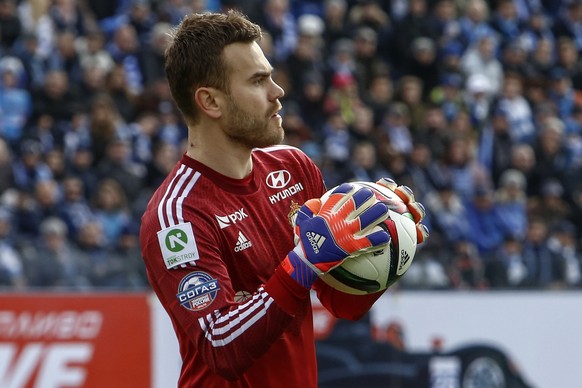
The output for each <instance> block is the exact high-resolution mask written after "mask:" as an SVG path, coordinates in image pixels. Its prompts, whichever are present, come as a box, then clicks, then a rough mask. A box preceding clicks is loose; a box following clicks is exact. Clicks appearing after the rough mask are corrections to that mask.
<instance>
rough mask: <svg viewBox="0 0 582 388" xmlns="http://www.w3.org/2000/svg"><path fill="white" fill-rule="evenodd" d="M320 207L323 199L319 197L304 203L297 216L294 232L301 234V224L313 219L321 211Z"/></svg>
mask: <svg viewBox="0 0 582 388" xmlns="http://www.w3.org/2000/svg"><path fill="white" fill-rule="evenodd" d="M320 208H321V201H320V200H319V199H318V198H313V199H310V200H308V201H307V202H305V203H304V204H303V206H301V207H300V208H299V210H298V211H297V215H296V217H295V227H294V232H295V234H296V235H299V231H300V229H301V224H303V222H305V221H307V220H310V219H312V218H313V216H314V215H315V214H317V213H318V212H319V209H320Z"/></svg>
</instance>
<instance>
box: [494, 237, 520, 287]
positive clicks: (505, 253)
mask: <svg viewBox="0 0 582 388" xmlns="http://www.w3.org/2000/svg"><path fill="white" fill-rule="evenodd" d="M522 241H523V240H522V239H519V238H517V237H515V236H512V235H507V236H506V237H505V239H504V240H503V244H502V245H501V246H500V247H499V249H498V250H497V252H496V253H495V255H494V256H493V257H492V258H491V259H490V261H489V263H488V265H487V266H486V268H485V276H486V278H487V281H488V283H489V286H490V287H491V288H518V287H520V286H522V285H523V282H524V281H525V279H526V277H527V268H526V266H525V264H524V262H525V258H524V252H523V244H522Z"/></svg>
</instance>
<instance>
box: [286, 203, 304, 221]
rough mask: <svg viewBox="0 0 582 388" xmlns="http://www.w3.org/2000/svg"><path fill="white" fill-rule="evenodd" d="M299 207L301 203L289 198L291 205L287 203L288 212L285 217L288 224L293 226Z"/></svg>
mask: <svg viewBox="0 0 582 388" xmlns="http://www.w3.org/2000/svg"><path fill="white" fill-rule="evenodd" d="M299 209H301V205H299V204H298V203H297V202H295V201H293V200H291V205H289V214H287V219H288V220H289V225H291V227H292V228H293V227H295V219H296V218H297V212H298V211H299Z"/></svg>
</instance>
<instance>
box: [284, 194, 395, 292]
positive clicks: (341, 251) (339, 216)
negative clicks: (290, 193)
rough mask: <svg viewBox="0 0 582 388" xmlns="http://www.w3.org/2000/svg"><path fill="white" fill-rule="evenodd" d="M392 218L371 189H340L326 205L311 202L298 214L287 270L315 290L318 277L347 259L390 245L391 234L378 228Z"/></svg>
mask: <svg viewBox="0 0 582 388" xmlns="http://www.w3.org/2000/svg"><path fill="white" fill-rule="evenodd" d="M387 217H388V208H387V206H386V205H385V204H383V203H381V202H378V201H377V200H376V198H375V197H374V194H373V193H372V191H371V190H370V189H368V188H358V189H356V188H355V187H354V186H353V185H351V184H349V183H344V184H342V185H340V186H338V187H337V188H336V189H335V190H334V191H333V192H332V193H331V195H330V196H329V198H328V199H327V200H326V201H325V202H323V203H322V202H321V200H320V199H310V200H309V201H307V202H306V203H305V204H304V205H303V206H302V207H301V208H300V209H299V211H298V213H297V219H296V221H295V235H296V236H298V242H297V245H296V246H295V248H294V249H293V250H292V251H291V252H289V254H288V255H287V257H286V258H285V260H284V262H283V267H284V268H286V270H287V272H288V273H289V274H290V275H291V277H292V278H293V279H295V280H296V281H297V282H298V283H299V284H301V285H302V286H303V287H305V288H311V286H312V285H313V283H314V282H315V280H316V279H317V277H318V276H321V275H323V274H324V273H326V272H328V271H329V270H331V269H333V268H335V267H337V266H338V265H340V264H341V263H342V262H343V261H344V260H345V259H346V258H348V257H350V256H351V255H354V254H356V253H357V254H360V253H363V252H365V251H367V250H373V249H376V248H378V247H380V246H383V245H386V244H388V242H389V241H390V236H389V234H388V233H387V232H386V231H385V230H383V229H381V228H375V226H376V225H377V224H379V223H380V222H383V221H384V220H385V219H386V218H387Z"/></svg>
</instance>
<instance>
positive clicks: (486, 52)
mask: <svg viewBox="0 0 582 388" xmlns="http://www.w3.org/2000/svg"><path fill="white" fill-rule="evenodd" d="M498 43H499V42H498V40H497V38H496V37H495V36H494V35H493V34H492V33H484V34H483V35H482V36H479V37H478V38H477V40H476V42H475V43H474V44H473V45H472V46H469V47H468V48H467V49H466V51H465V52H464V53H463V56H462V58H461V64H460V66H461V70H462V71H463V74H464V76H465V77H466V78H470V77H471V76H472V75H476V74H480V75H482V76H484V77H485V79H486V80H487V84H488V85H489V86H488V91H489V92H490V93H498V92H499V91H500V90H501V87H502V85H503V65H502V64H501V62H500V61H499V59H497V56H496V51H497V46H498Z"/></svg>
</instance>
